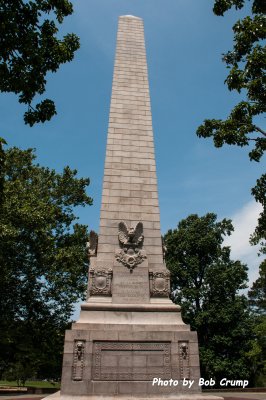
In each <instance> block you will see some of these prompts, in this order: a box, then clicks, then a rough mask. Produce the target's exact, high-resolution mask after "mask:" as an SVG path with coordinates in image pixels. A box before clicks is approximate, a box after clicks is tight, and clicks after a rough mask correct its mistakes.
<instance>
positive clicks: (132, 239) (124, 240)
mask: <svg viewBox="0 0 266 400" xmlns="http://www.w3.org/2000/svg"><path fill="white" fill-rule="evenodd" d="M118 239H119V243H120V244H121V245H122V246H126V247H130V246H132V247H137V246H141V245H142V243H143V239H144V236H143V223H142V222H138V223H137V225H136V226H135V228H132V227H131V228H128V227H127V224H126V223H125V222H119V224H118Z"/></svg>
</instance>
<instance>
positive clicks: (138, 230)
mask: <svg viewBox="0 0 266 400" xmlns="http://www.w3.org/2000/svg"><path fill="white" fill-rule="evenodd" d="M143 239H144V236H143V223H142V222H138V223H137V225H136V226H135V237H134V242H136V243H138V244H140V243H142V242H143Z"/></svg>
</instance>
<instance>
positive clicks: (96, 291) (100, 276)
mask: <svg viewBox="0 0 266 400" xmlns="http://www.w3.org/2000/svg"><path fill="white" fill-rule="evenodd" d="M112 278H113V270H112V269H111V268H109V269H108V270H106V269H101V270H95V269H94V268H90V270H89V293H90V295H91V296H111V295H112Z"/></svg>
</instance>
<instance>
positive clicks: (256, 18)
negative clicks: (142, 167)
mask: <svg viewBox="0 0 266 400" xmlns="http://www.w3.org/2000/svg"><path fill="white" fill-rule="evenodd" d="M247 4H248V2H247V1H245V0H215V2H214V7H213V11H214V13H215V14H216V15H219V16H222V15H224V13H225V12H226V11H228V10H229V9H231V8H232V7H235V8H236V9H241V8H243V7H244V6H245V5H247ZM265 12H266V3H265V1H264V0H253V1H252V7H251V15H250V16H249V15H248V16H246V17H245V18H243V19H241V20H239V21H237V22H236V23H235V24H234V26H233V33H234V46H233V50H231V51H228V52H227V53H226V54H224V55H223V61H224V62H225V63H226V65H227V68H228V69H229V70H230V71H229V74H228V76H227V78H226V80H225V83H226V84H227V87H228V89H229V90H230V91H231V90H236V91H237V92H239V93H240V94H241V95H242V100H241V101H240V102H239V103H238V104H237V105H236V106H235V107H234V108H233V110H232V111H231V112H230V115H229V116H228V118H227V119H225V120H221V119H207V120H205V121H204V123H203V124H202V125H201V126H199V128H198V129H197V135H198V136H199V137H204V138H208V137H211V138H213V141H214V145H215V146H216V147H221V146H223V145H224V144H229V145H237V146H241V147H243V146H251V150H250V152H249V158H250V160H253V161H257V162H258V161H260V160H261V158H262V156H263V154H264V152H265V150H266V131H265V129H264V128H263V127H262V126H259V125H258V121H259V120H261V117H262V116H263V115H264V114H265V111H266V77H265V68H266V47H265V38H266V18H265ZM258 117H260V119H259V118H258ZM252 194H253V196H254V197H255V200H256V201H257V202H260V203H261V205H262V207H263V210H262V212H261V214H260V217H259V220H258V226H257V228H256V230H255V232H254V234H253V235H252V237H251V243H252V244H258V243H260V244H261V252H262V253H265V252H266V243H265V239H266V201H265V199H266V174H263V175H262V176H261V177H260V178H259V179H258V180H257V183H256V186H255V187H254V188H253V189H252Z"/></svg>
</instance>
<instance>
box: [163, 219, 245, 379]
mask: <svg viewBox="0 0 266 400" xmlns="http://www.w3.org/2000/svg"><path fill="white" fill-rule="evenodd" d="M216 219H217V217H216V215H215V214H212V213H208V214H206V215H205V216H203V217H199V216H198V215H195V214H193V215H190V216H189V217H188V218H186V219H184V220H182V221H181V222H180V223H179V224H178V228H177V229H174V230H169V231H168V232H167V234H166V235H165V242H166V246H167V253H166V264H167V267H168V268H169V270H170V271H171V277H172V290H173V299H174V301H175V302H176V303H178V304H181V306H182V316H183V319H184V322H186V323H189V324H190V325H191V327H192V329H193V330H197V332H198V337H199V346H200V360H201V373H202V376H204V377H205V378H210V377H212V378H214V379H215V380H217V382H218V381H219V379H221V378H222V377H224V376H226V377H228V378H230V377H231V378H232V379H235V377H236V376H237V377H238V378H241V377H242V378H247V377H248V376H249V374H250V371H249V366H248V362H247V357H246V354H245V352H246V351H247V350H248V341H249V338H250V329H251V325H250V319H249V316H248V312H247V300H246V298H245V296H243V295H239V294H238V292H239V290H240V289H243V288H245V287H246V282H247V267H246V266H245V265H243V264H241V262H240V261H233V260H231V258H230V248H228V247H226V246H222V244H223V240H224V236H225V235H230V234H231V232H232V231H233V226H232V223H231V221H230V220H226V219H223V220H222V221H217V220H216ZM236 316H237V317H236Z"/></svg>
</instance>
